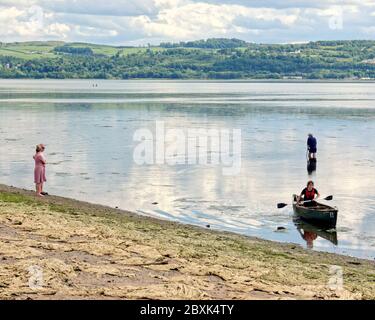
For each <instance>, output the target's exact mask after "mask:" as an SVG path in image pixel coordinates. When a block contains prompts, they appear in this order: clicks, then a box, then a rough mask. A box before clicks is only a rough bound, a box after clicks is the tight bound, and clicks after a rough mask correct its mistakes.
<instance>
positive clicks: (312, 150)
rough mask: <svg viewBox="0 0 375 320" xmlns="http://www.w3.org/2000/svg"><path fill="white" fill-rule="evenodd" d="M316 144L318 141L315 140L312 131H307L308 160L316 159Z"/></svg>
mask: <svg viewBox="0 0 375 320" xmlns="http://www.w3.org/2000/svg"><path fill="white" fill-rule="evenodd" d="M317 144H318V142H317V141H316V138H315V137H314V136H313V134H312V133H309V136H308V138H307V150H308V152H309V160H311V159H314V160H316V152H317V151H318V150H317Z"/></svg>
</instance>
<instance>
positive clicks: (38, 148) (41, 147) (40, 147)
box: [35, 143, 44, 152]
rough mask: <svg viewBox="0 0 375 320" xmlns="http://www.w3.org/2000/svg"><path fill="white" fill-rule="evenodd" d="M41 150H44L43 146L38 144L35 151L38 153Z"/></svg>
mask: <svg viewBox="0 0 375 320" xmlns="http://www.w3.org/2000/svg"><path fill="white" fill-rule="evenodd" d="M43 149H44V145H43V144H42V143H40V144H37V145H36V148H35V151H36V152H40V151H43Z"/></svg>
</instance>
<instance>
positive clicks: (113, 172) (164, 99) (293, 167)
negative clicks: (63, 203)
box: [0, 80, 375, 260]
mask: <svg viewBox="0 0 375 320" xmlns="http://www.w3.org/2000/svg"><path fill="white" fill-rule="evenodd" d="M161 124H162V125H163V126H164V130H165V132H167V131H168V132H174V131H169V130H170V129H174V130H177V129H178V130H180V132H181V131H182V132H183V133H186V136H188V131H189V130H192V129H214V130H216V131H217V132H225V131H226V130H227V131H228V132H229V133H232V132H234V131H233V130H237V131H240V132H241V138H240V142H241V145H240V149H239V150H235V149H234V148H232V153H231V154H229V156H233V157H234V156H236V157H234V158H232V159H237V160H238V159H240V167H239V169H240V170H239V172H234V173H232V174H225V171H224V170H223V168H224V167H228V164H223V163H222V162H220V163H219V164H210V163H208V164H206V165H205V164H202V163H190V164H189V163H188V161H185V159H186V157H187V153H186V154H183V153H181V152H179V151H178V150H177V151H176V152H174V153H173V152H172V153H171V154H169V156H168V155H166V157H170V158H173V157H174V158H175V159H174V160H179V161H177V162H179V163H178V164H173V163H172V164H171V163H170V162H168V161H167V159H166V161H165V162H164V163H163V162H161V163H155V162H156V160H155V159H156V158H155V159H154V163H150V164H144V165H141V164H139V163H137V162H138V161H135V158H134V151H135V149H136V148H137V146H139V145H140V143H141V142H140V141H135V140H134V134H135V133H137V132H138V133H139V132H145V131H146V132H150V133H152V134H153V135H151V136H149V137H148V138H147V137H146V138H147V141H148V142H149V143H151V144H149V146H150V145H152V146H153V152H160V150H161V149H160V144H159V145H158V143H157V142H156V140H157V139H156V137H157V135H156V127H157V126H160V125H161ZM309 132H312V133H313V134H314V135H315V136H316V137H317V138H318V161H317V168H316V171H313V172H310V173H309V172H308V170H307V163H306V138H307V133H309ZM166 135H168V134H166ZM229 138H232V140H233V139H234V136H233V135H231V134H230V137H229ZM232 140H230V139H229V142H231V141H232ZM143 142H144V141H143ZM180 142H181V141H180ZM237 142H238V141H237ZM0 143H1V152H0V183H3V184H8V185H13V186H17V187H23V188H28V189H31V188H33V159H32V156H33V153H34V149H35V145H36V144H37V143H45V144H46V145H47V149H46V157H47V161H48V166H47V179H48V182H47V185H46V189H47V191H49V192H50V193H52V194H56V195H61V196H67V197H72V198H77V199H80V200H85V201H90V202H94V203H100V204H105V205H109V206H112V207H119V208H122V209H127V210H131V211H135V212H138V213H140V214H143V215H149V216H153V217H158V218H162V219H169V220H176V221H180V222H183V223H189V224H194V225H199V226H202V227H206V226H207V225H210V228H211V229H215V230H226V231H233V232H237V233H241V234H245V235H250V236H257V237H261V238H264V239H270V240H276V241H282V242H293V243H297V244H299V245H301V246H304V247H308V248H311V249H313V250H321V251H329V252H335V253H342V254H346V255H351V256H357V257H362V258H367V259H371V260H373V259H374V257H375V232H374V231H375V83H321V82H313V83H302V82H299V83H288V82H282V83H277V82H241V81H232V82H205V81H178V82H173V81H99V80H98V81H96V80H94V81H93V80H87V81H83V80H82V81H78V80H77V81H76V80H68V81H62V80H57V81H50V80H0ZM181 144H182V145H183V142H181V143H180V147H181ZM186 145H188V142H187V144H186ZM167 146H168V144H167ZM200 147H202V145H199V143H198V145H197V146H196V148H197V149H199V148H200ZM203 147H204V146H203ZM158 148H159V149H158ZM179 150H180V151H181V150H182V149H179ZM202 150H203V152H206V151H207V154H212V153H213V151H212V150H211V149H209V147H208V148H207V150H206V149H204V148H203V149H202ZM205 150H206V151H205ZM215 150H216V149H215ZM219 151H220V152H221V151H222V150H221V149H220V150H219ZM209 157H210V156H209ZM169 160H170V159H169ZM172 160H173V159H172ZM184 161H185V163H182V162H184ZM233 161H234V160H233ZM172 162H173V161H172ZM168 163H169V164H168ZM309 179H313V180H314V181H315V186H316V188H317V189H318V190H319V192H320V193H321V194H322V197H325V196H327V195H333V196H334V199H333V201H330V202H327V203H329V204H331V205H333V206H337V207H338V208H339V217H338V222H337V228H336V230H321V229H317V228H315V227H314V226H310V225H308V224H302V223H300V222H297V225H296V224H295V222H294V221H293V209H292V207H291V206H290V205H288V206H286V207H285V208H283V209H277V208H276V204H277V203H278V202H285V203H290V202H291V197H292V194H293V193H298V192H300V191H301V190H302V188H303V187H304V186H305V184H306V182H307V180H309ZM279 227H282V228H281V229H282V230H279V231H277V229H278V228H279ZM283 228H285V229H283Z"/></svg>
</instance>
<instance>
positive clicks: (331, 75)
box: [0, 39, 375, 79]
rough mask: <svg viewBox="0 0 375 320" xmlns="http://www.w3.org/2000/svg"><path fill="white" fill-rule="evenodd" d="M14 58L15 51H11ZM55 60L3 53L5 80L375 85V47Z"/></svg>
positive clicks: (160, 52) (273, 47) (60, 48)
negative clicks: (348, 81)
mask: <svg viewBox="0 0 375 320" xmlns="http://www.w3.org/2000/svg"><path fill="white" fill-rule="evenodd" d="M9 52H11V51H9ZM50 53H52V54H53V56H48V57H45V56H43V55H42V54H41V55H40V57H39V56H37V57H36V58H33V59H26V58H22V57H19V56H13V55H12V54H9V55H8V54H4V52H3V51H2V52H1V53H0V78H36V79H40V78H53V79H72V78H73V79H76V78H83V79H90V78H96V79H134V78H141V79H142V78H143V79H146V78H147V79H149V78H154V79H283V78H301V79H374V78H375V41H318V42H310V43H305V44H285V45H279V44H253V43H247V42H245V41H242V40H238V39H208V40H199V41H191V42H180V43H178V44H172V43H162V44H161V45H160V46H158V47H151V46H150V47H148V48H143V49H142V50H141V49H139V50H138V49H137V48H133V49H132V50H130V51H129V50H128V51H127V49H125V47H113V51H111V53H110V54H105V53H97V52H95V46H94V45H89V44H80V45H77V44H75V45H70V44H63V45H61V44H60V45H55V46H51V50H50Z"/></svg>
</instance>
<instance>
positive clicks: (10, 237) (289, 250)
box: [0, 185, 375, 299]
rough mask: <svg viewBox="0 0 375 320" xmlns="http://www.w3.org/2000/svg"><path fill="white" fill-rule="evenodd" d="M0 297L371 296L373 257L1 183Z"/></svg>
mask: <svg viewBox="0 0 375 320" xmlns="http://www.w3.org/2000/svg"><path fill="white" fill-rule="evenodd" d="M332 266H337V267H334V268H336V269H337V268H339V269H340V270H342V273H343V287H342V288H341V287H335V286H333V285H332V275H331V274H330V270H332ZM33 270H34V271H35V270H39V271H40V273H39V275H41V277H40V278H38V279H37V282H36V284H37V285H36V286H34V285H30V283H31V284H33V282H32V281H33V280H32V279H33V274H32V272H33ZM330 277H331V278H330ZM30 279H31V280H30ZM330 279H331V280H330ZM0 298H1V299H374V298H375V265H374V261H370V260H361V259H357V258H352V257H347V256H340V255H335V254H329V253H321V252H314V251H308V250H305V249H303V248H301V247H299V246H298V245H295V244H281V243H276V242H271V241H265V240H261V239H257V238H250V237H245V236H240V235H236V234H232V233H226V232H218V231H213V230H210V229H208V228H204V226H202V228H199V227H194V226H189V225H182V224H179V223H174V222H168V221H162V220H157V219H153V218H148V217H142V216H139V215H137V214H134V213H131V212H126V211H122V210H117V209H112V208H109V207H104V206H100V205H94V204H89V203H85V202H80V201H76V200H72V199H66V198H61V197H56V196H48V197H45V198H41V199H39V198H36V197H35V195H34V193H33V192H31V191H27V190H21V189H17V188H13V187H8V186H4V185H0Z"/></svg>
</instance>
